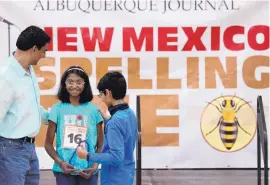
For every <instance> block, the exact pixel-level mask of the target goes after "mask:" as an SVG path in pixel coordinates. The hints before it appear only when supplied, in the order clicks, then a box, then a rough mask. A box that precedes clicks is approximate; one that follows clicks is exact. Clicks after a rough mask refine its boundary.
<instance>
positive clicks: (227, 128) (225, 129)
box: [220, 126, 237, 131]
mask: <svg viewBox="0 0 270 185" xmlns="http://www.w3.org/2000/svg"><path fill="white" fill-rule="evenodd" d="M220 129H221V130H224V131H234V130H237V128H236V126H232V127H225V126H221V128H220Z"/></svg>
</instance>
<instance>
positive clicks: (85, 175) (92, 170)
mask: <svg viewBox="0 0 270 185" xmlns="http://www.w3.org/2000/svg"><path fill="white" fill-rule="evenodd" d="M96 170H97V169H96V168H87V169H84V170H82V171H80V172H79V175H80V176H82V177H83V178H85V179H89V178H90V177H91V176H92V175H93V173H95V172H96Z"/></svg>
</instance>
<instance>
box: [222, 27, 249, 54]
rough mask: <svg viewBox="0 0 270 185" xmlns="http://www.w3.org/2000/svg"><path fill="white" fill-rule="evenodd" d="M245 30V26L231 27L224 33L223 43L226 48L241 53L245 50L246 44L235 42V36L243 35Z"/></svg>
mask: <svg viewBox="0 0 270 185" xmlns="http://www.w3.org/2000/svg"><path fill="white" fill-rule="evenodd" d="M244 33H245V28H244V27H243V26H231V27H228V28H227V29H226V30H225V31H224V35H223V42H224V46H225V47H226V48H227V49H229V50H232V51H240V50H243V49H245V45H244V43H243V42H242V43H240V42H239V43H236V42H234V41H233V37H234V36H235V35H243V34H244Z"/></svg>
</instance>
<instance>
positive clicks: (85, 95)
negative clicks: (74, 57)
mask: <svg viewBox="0 0 270 185" xmlns="http://www.w3.org/2000/svg"><path fill="white" fill-rule="evenodd" d="M79 69H81V70H83V69H82V68H81V67H80V66H71V67H69V68H68V69H67V70H66V71H65V72H64V74H63V75H62V78H61V82H60V87H59V89H58V92H57V98H58V99H59V100H60V101H62V102H63V103H70V100H69V93H68V92H67V89H66V80H67V78H68V76H69V75H70V74H76V75H78V76H79V77H81V78H82V79H83V80H84V89H83V91H82V93H81V94H80V101H79V102H80V103H86V102H90V101H92V99H93V92H92V88H91V85H90V82H89V77H88V75H87V74H86V72H85V71H84V70H83V71H81V70H79Z"/></svg>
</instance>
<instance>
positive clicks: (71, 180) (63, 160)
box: [45, 66, 103, 185]
mask: <svg viewBox="0 0 270 185" xmlns="http://www.w3.org/2000/svg"><path fill="white" fill-rule="evenodd" d="M57 98H58V99H59V100H60V102H59V103H57V104H55V105H53V106H52V108H51V110H50V115H49V126H48V130H47V136H46V142H45V149H46V151H47V153H48V154H49V156H50V157H51V158H52V159H53V160H54V165H53V169H52V171H53V173H54V175H55V177H56V184H57V185H97V183H98V164H96V163H91V162H87V161H85V160H82V159H80V158H78V156H77V155H76V147H77V146H78V144H80V143H81V142H82V141H86V142H82V144H84V146H85V148H86V149H88V150H89V152H98V153H99V152H101V149H102V144H103V129H102V124H103V118H102V116H101V114H100V112H99V110H98V107H97V106H96V105H95V104H93V103H91V101H92V99H93V94H92V89H91V86H90V82H89V78H88V75H87V74H86V72H85V71H84V70H83V69H82V68H81V67H79V66H71V67H69V68H68V69H67V70H66V71H65V72H64V74H63V76H62V78H61V83H60V88H59V90H58V93H57ZM55 136H56V150H55V149H54V146H53V142H54V138H55Z"/></svg>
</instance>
